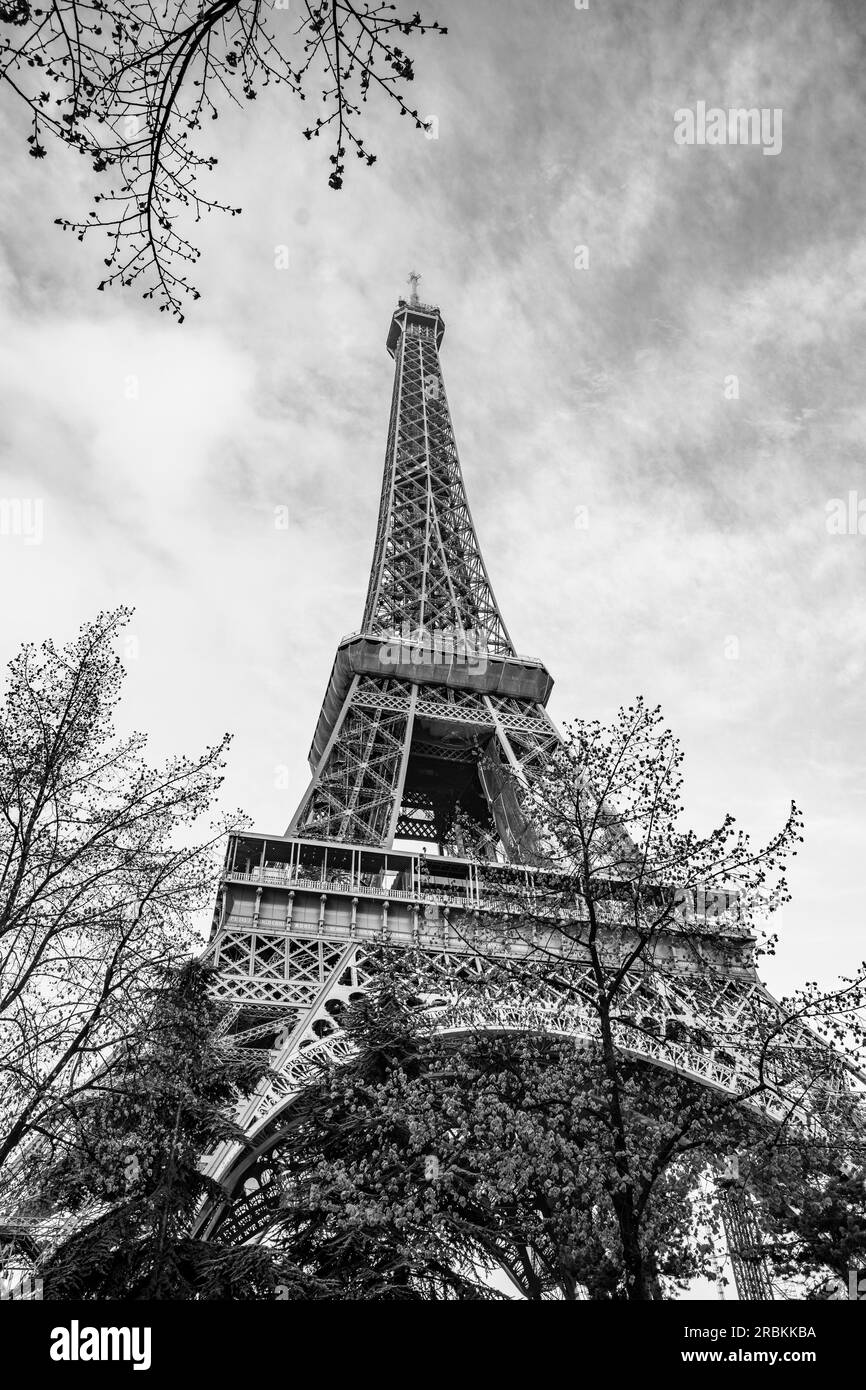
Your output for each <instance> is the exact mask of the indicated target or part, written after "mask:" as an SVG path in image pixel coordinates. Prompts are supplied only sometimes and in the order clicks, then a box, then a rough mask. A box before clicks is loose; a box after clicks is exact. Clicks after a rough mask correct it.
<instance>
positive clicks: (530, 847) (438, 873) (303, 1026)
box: [199, 294, 832, 1269]
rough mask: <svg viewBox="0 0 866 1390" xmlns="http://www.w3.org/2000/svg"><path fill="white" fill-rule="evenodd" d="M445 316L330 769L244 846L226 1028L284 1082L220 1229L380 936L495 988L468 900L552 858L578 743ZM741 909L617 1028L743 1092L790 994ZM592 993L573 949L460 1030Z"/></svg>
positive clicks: (422, 352)
mask: <svg viewBox="0 0 866 1390" xmlns="http://www.w3.org/2000/svg"><path fill="white" fill-rule="evenodd" d="M444 327H445V326H444V321H443V319H442V315H441V314H440V312H439V310H438V308H436V307H434V306H431V305H426V304H421V303H419V302H418V299H417V294H413V296H412V298H411V300H409V301H406V300H401V301H400V302H399V304H398V307H397V309H396V311H395V312H394V314H393V317H392V320H391V324H390V328H389V333H388V339H387V347H388V351H389V353H390V354H391V356H392V357H393V358H394V361H395V377H394V391H393V399H392V406H391V415H390V424H389V431H388V446H387V453H386V459H385V470H384V481H383V486H382V494H381V502H380V507H379V516H378V525H377V531H376V542H375V549H374V555H373V565H372V572H371V576H370V583H369V589H368V593H367V600H366V604H365V608H364V618H363V626H362V629H361V631H360V632H358V633H355V634H353V635H352V636H350V637H347V638H345V639H343V641H342V642H341V643H340V644H339V647H338V650H337V655H336V658H335V661H334V666H333V669H332V671H331V675H330V679H329V682H328V686H327V690H326V692H325V697H324V700H323V703H322V709H321V713H320V716H319V720H318V724H317V728H316V731H315V734H314V737H313V742H312V746H311V749H310V768H311V774H312V775H311V779H310V782H309V785H308V787H307V790H306V791H305V793H304V795H303V797H302V800H301V803H300V805H299V807H298V810H297V812H296V814H295V816H294V817H293V819H292V821H291V824H290V826H289V828H288V831H287V832H286V834H285V835H284V836H277V837H273V836H267V837H266V836H261V835H250V834H245V835H240V836H234V837H232V838H231V840H230V842H229V845H228V851H227V855H226V860H225V867H224V871H223V876H222V881H221V884H220V887H219V893H218V900H217V907H216V912H215V916H214V925H213V931H212V936H211V941H210V945H209V955H210V958H211V960H212V961H213V962H214V963H215V964H216V965H217V966H218V967H219V972H220V973H219V976H218V981H219V982H218V985H217V990H218V994H219V995H220V997H221V998H222V999H223V1000H224V1001H225V1002H226V1004H228V1005H229V1006H230V1008H229V1010H228V1012H227V1015H226V1023H225V1028H226V1034H227V1038H229V1039H230V1040H231V1042H232V1043H233V1044H234V1045H236V1046H242V1047H244V1048H252V1049H257V1050H260V1051H261V1054H262V1057H263V1058H264V1059H266V1060H267V1062H268V1063H269V1065H270V1068H271V1077H270V1079H269V1080H267V1081H265V1082H263V1083H262V1085H261V1086H260V1087H259V1089H258V1091H257V1092H256V1093H255V1094H254V1095H253V1096H251V1097H250V1099H249V1100H247V1101H245V1102H244V1103H243V1104H242V1105H241V1107H240V1109H239V1112H238V1116H237V1118H238V1120H239V1121H240V1123H241V1124H242V1125H243V1127H244V1130H245V1132H246V1134H247V1136H248V1140H249V1145H248V1147H247V1148H246V1149H242V1148H241V1147H240V1146H238V1145H225V1146H223V1147H222V1148H221V1149H220V1150H219V1151H217V1152H216V1153H214V1154H212V1155H210V1156H209V1157H208V1159H207V1170H208V1172H209V1173H210V1174H211V1176H213V1177H215V1178H217V1179H218V1180H219V1181H220V1182H221V1184H222V1186H223V1189H224V1191H225V1194H226V1196H225V1201H224V1202H223V1203H222V1204H220V1205H219V1206H218V1207H213V1208H211V1209H209V1210H208V1211H207V1212H205V1213H204V1214H203V1215H202V1217H201V1220H200V1222H199V1230H200V1232H201V1233H203V1234H205V1235H211V1234H214V1233H215V1232H216V1231H217V1230H218V1229H219V1230H220V1231H221V1234H222V1235H224V1236H226V1237H231V1238H234V1239H253V1238H256V1237H257V1236H258V1235H260V1234H261V1232H262V1231H264V1230H266V1228H267V1226H268V1223H269V1221H270V1220H272V1219H273V1214H274V1211H275V1208H277V1207H278V1206H279V1202H280V1195H281V1188H280V1168H279V1143H280V1136H281V1134H283V1133H284V1132H285V1130H286V1127H287V1125H288V1124H289V1123H290V1109H291V1105H292V1101H293V1100H294V1098H295V1097H296V1096H297V1095H298V1094H299V1092H300V1091H301V1090H303V1088H304V1086H305V1085H306V1084H307V1083H308V1082H309V1081H310V1080H311V1079H313V1078H314V1077H315V1076H317V1075H318V1074H319V1072H318V1069H319V1066H320V1064H321V1063H322V1062H323V1061H330V1062H339V1061H340V1060H341V1059H345V1057H346V1056H347V1055H348V1052H349V1044H348V1041H347V1039H346V1035H345V1034H344V1033H343V1032H342V1031H341V1029H340V1013H341V1011H342V1010H343V1009H344V1008H345V1006H346V1005H347V1004H348V1003H350V1002H351V1001H352V1000H353V999H354V998H357V997H358V995H359V994H360V993H362V992H363V991H364V989H365V987H366V985H367V983H368V981H369V978H370V973H371V967H370V963H369V958H370V954H371V948H372V947H373V946H374V945H375V943H377V942H379V941H382V940H388V941H390V942H391V943H393V944H396V945H398V946H400V945H403V946H406V947H416V948H420V949H421V950H423V951H424V952H425V954H426V956H427V958H428V959H429V961H430V963H431V966H432V967H433V968H434V969H435V970H437V971H438V972H439V975H440V978H441V980H442V982H443V992H444V994H445V996H447V994H448V981H449V979H454V978H455V977H456V975H457V974H458V973H459V974H460V975H461V976H463V977H466V975H467V974H469V975H470V976H474V977H475V978H476V980H477V982H478V984H479V986H480V991H479V993H480V994H481V995H483V994H484V981H485V973H486V972H488V971H489V969H490V966H489V960H490V954H489V949H487V948H489V942H488V943H487V948H486V949H485V950H480V949H479V947H478V943H477V941H476V940H474V938H473V936H472V934H471V933H470V934H469V935H468V936H467V933H466V931H465V929H463V928H462V927H461V928H460V929H458V928H457V927H456V926H455V922H456V921H457V920H458V919H459V920H460V922H464V921H465V920H467V917H466V915H467V914H469V920H474V921H476V922H477V923H478V924H479V926H478V930H479V931H482V932H483V921H484V916H485V912H486V911H487V910H488V909H494V908H495V909H496V910H499V909H500V908H501V905H502V894H503V885H502V879H503V876H506V875H510V878H511V881H513V877H514V875H515V873H516V874H517V875H518V877H519V876H520V875H523V876H524V879H525V887H526V889H527V891H530V892H531V891H532V885H533V883H534V882H535V881H536V876H537V875H540V874H543V873H545V867H544V864H543V862H542V859H541V856H540V853H539V847H538V841H537V838H536V835H535V832H534V829H533V827H532V825H531V823H530V822H529V820H528V818H527V817H526V816H525V815H524V813H523V810H522V806H521V790H520V789H521V787H522V786H525V785H526V783H527V781H528V780H530V779H531V778H532V777H533V775H534V773H535V771H536V769H538V768H540V767H541V766H543V764H544V762H545V760H546V759H547V758H548V757H549V755H550V752H551V750H552V749H553V748H554V747H555V746H556V745H557V742H558V734H557V730H556V728H555V726H554V725H553V723H552V721H551V719H550V716H549V715H548V713H547V709H546V705H547V700H548V698H549V695H550V691H551V687H552V681H551V678H550V676H549V674H548V672H547V670H546V668H545V667H544V666H543V665H542V663H541V662H540V661H536V660H530V659H527V658H525V657H521V656H519V655H517V653H516V652H515V651H514V648H513V645H512V643H511V639H510V637H509V635H508V631H507V629H506V627H505V623H504V621H503V619H502V616H501V614H500V612H499V608H498V606H497V603H496V600H495V598H494V595H493V590H492V587H491V584H490V581H489V578H488V575H487V571H486V569H485V567H484V563H483V561H482V558H481V551H480V548H479V545H478V539H477V536H476V532H475V528H474V525H473V522H472V517H471V514H470V511H469V506H468V503H467V500H466V494H465V490H464V486H463V479H462V474H461V470H460V464H459V461H458V457H457V449H456V445H455V441H454V431H453V427H452V423H451V416H450V412H449V409H448V403H447V398H446V394H445V385H444V380H443V376H442V369H441V365H440V360H439V349H440V347H441V344H442V338H443V334H444ZM722 896H724V895H722ZM730 908H731V904H730V903H729V902H727V901H724V902H721V903H719V902H716V903H715V904H714V905H713V906H708V905H707V904H704V905H703V907H702V908H699V909H698V910H699V911H704V913H705V917H706V914H708V913H709V914H710V916H712V914H713V913H715V914H716V920H717V922H718V929H717V930H714V928H713V922H712V921H711V920H709V918H707V919H706V920H705V921H704V927H705V928H707V927H709V929H705V930H703V931H702V933H701V934H700V937H699V939H698V940H697V941H696V940H695V939H694V937H690V936H686V935H683V936H682V938H681V939H677V937H676V935H675V934H672V935H671V937H670V939H668V940H667V941H665V942H662V943H660V945H659V950H658V952H657V964H658V965H659V969H658V971H657V972H656V974H655V983H654V985H653V986H652V987H650V985H649V984H648V982H647V980H646V979H645V978H643V977H641V978H638V977H637V976H636V977H635V979H634V980H633V981H632V982H631V984H630V995H631V997H630V998H627V999H624V1001H623V1012H622V1019H621V1021H620V1023H619V1024H618V1028H617V1041H618V1044H619V1046H620V1047H621V1048H622V1049H623V1050H624V1051H625V1052H627V1053H629V1054H631V1055H633V1056H636V1057H640V1058H643V1059H645V1060H646V1061H647V1062H649V1063H652V1064H655V1065H659V1066H665V1067H670V1068H673V1069H675V1070H677V1071H678V1072H680V1073H681V1074H683V1075H685V1076H689V1077H692V1078H694V1079H696V1080H698V1081H700V1082H703V1083H704V1084H706V1085H708V1086H713V1087H716V1088H717V1089H719V1090H722V1091H725V1092H727V1093H730V1094H733V1095H738V1094H743V1093H744V1092H746V1091H747V1090H748V1089H749V1087H750V1084H751V1083H752V1082H753V1081H754V1077H755V1067H756V1062H755V1049H754V1042H755V1038H756V1037H761V1036H766V1035H767V1033H768V1031H771V1030H772V1015H773V1011H774V1008H775V1005H774V1003H773V1001H772V999H771V998H770V996H769V995H768V994H767V992H766V991H765V990H764V988H763V986H762V985H761V984H760V982H759V981H758V979H757V977H756V973H755V968H754V962H753V958H752V942H751V938H750V937H749V936H748V934H747V933H746V932H745V931H744V930H743V929H741V928H739V927H738V926H737V924H736V921H735V920H734V922H733V925H731V919H732V914H731V911H730ZM612 935H613V933H612ZM591 989H592V982H591V980H590V979H589V977H588V975H587V972H586V967H585V964H581V962H580V961H579V960H577V959H574V958H572V957H569V954H568V951H567V950H566V949H565V947H563V959H562V968H561V970H560V971H559V972H558V974H556V973H554V972H551V971H548V972H546V983H545V986H544V991H543V992H542V993H541V994H540V995H536V997H535V998H534V999H533V1002H532V1004H531V1005H530V1004H529V1003H528V1002H527V1001H526V1000H522V999H520V998H509V999H505V998H503V997H501V996H497V995H496V994H495V992H494V991H492V990H488V991H487V1000H488V1002H487V1005H486V1007H485V1008H484V1009H482V1010H481V1011H480V1012H479V1010H478V1009H477V1008H476V1009H475V1010H474V1012H473V1013H472V1015H471V1016H467V1014H466V1010H465V1005H462V1004H460V1003H459V1002H458V1001H457V999H456V997H455V999H454V1000H453V1001H452V1002H451V1003H449V1002H448V1001H447V997H446V1002H445V1003H444V1004H443V1006H442V1009H441V1011H440V1015H439V1020H438V1026H439V1027H440V1028H441V1030H442V1031H443V1032H446V1033H447V1032H453V1033H455V1034H459V1033H460V1032H465V1031H466V1029H467V1028H468V1027H471V1028H490V1029H496V1030H505V1029H520V1030H525V1029H527V1028H529V1029H533V1030H538V1031H541V1032H546V1033H550V1034H555V1035H560V1036H563V1037H575V1038H593V1037H594V1036H595V1034H594V1013H593V1010H592V1008H591V1005H590V1002H589V1000H590V991H591ZM636 1017H639V1018H640V1019H641V1020H642V1022H641V1026H640V1027H636V1026H635V1025H634V1019H635V1018H636ZM709 1020H712V1038H710V1033H709V1032H708V1030H707V1027H706V1026H705V1025H706V1024H707V1022H708V1021H709ZM765 1060H766V1059H765ZM779 1066H780V1074H779V1078H778V1080H779V1086H778V1094H777V1101H776V1102H774V1101H773V1100H772V1099H770V1098H768V1097H765V1098H764V1100H763V1101H762V1105H763V1108H764V1111H765V1113H768V1114H769V1115H770V1117H771V1118H773V1117H774V1116H773V1111H774V1105H775V1108H776V1114H775V1118H777V1119H781V1118H783V1117H784V1116H785V1115H786V1114H787V1113H788V1112H789V1110H790V1101H789V1100H788V1099H787V1098H786V1091H785V1087H786V1084H787V1082H788V1081H789V1080H790V1077H787V1076H786V1075H785V1074H784V1072H785V1066H786V1063H785V1062H784V1061H782V1062H780V1063H779ZM831 1099H832V1098H827V1097H825V1100H826V1101H827V1103H831ZM726 1221H727V1225H728V1233H729V1235H730V1238H731V1240H732V1242H733V1245H734V1255H735V1258H737V1255H736V1252H737V1249H740V1250H741V1251H746V1254H744V1255H743V1259H746V1258H747V1252H748V1249H751V1248H752V1246H753V1245H754V1240H753V1232H751V1230H750V1229H749V1230H746V1226H745V1225H744V1223H743V1221H742V1220H740V1221H737V1222H735V1221H734V1220H733V1219H732V1218H726ZM744 1231H745V1236H743V1232H744ZM743 1239H744V1240H745V1241H746V1245H742V1240H743ZM738 1242H740V1245H739V1246H738V1244H737V1243H738ZM749 1242H752V1245H749ZM737 1267H739V1268H741V1269H742V1268H745V1265H743V1263H742V1260H741V1261H740V1265H739V1266H736V1265H735V1268H737Z"/></svg>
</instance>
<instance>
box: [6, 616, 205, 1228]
mask: <svg viewBox="0 0 866 1390" xmlns="http://www.w3.org/2000/svg"><path fill="white" fill-rule="evenodd" d="M128 616H129V614H128V610H126V609H123V608H121V609H118V610H117V611H116V612H113V613H104V614H100V615H99V617H97V618H96V619H95V620H94V621H93V622H90V623H87V624H85V625H84V626H83V627H82V629H81V631H80V634H79V636H78V637H77V638H76V639H75V640H74V641H73V642H71V643H69V644H68V645H67V646H65V647H63V648H58V647H56V646H55V645H54V643H53V642H51V641H47V642H45V643H43V645H42V647H41V648H39V649H37V648H36V647H35V646H33V645H27V646H25V647H23V648H22V650H21V651H20V653H19V654H18V655H17V656H16V657H15V658H14V659H13V661H12V662H11V663H10V680H9V685H8V689H7V692H6V697H5V704H4V706H3V709H2V713H0V1180H2V1182H3V1184H4V1187H5V1189H6V1190H5V1193H4V1200H5V1201H6V1203H7V1205H8V1204H9V1203H10V1202H13V1201H20V1200H21V1197H22V1193H21V1192H20V1191H18V1189H19V1188H21V1187H22V1184H23V1187H24V1188H26V1185H27V1181H28V1174H29V1173H30V1171H31V1169H32V1163H31V1162H30V1160H29V1159H28V1149H29V1147H30V1146H32V1145H34V1144H37V1145H46V1144H47V1145H48V1146H49V1148H50V1146H51V1144H52V1143H53V1142H54V1140H55V1138H57V1137H58V1136H60V1135H61V1134H62V1133H63V1129H64V1126H65V1123H66V1116H67V1111H68V1108H69V1106H70V1104H71V1103H73V1102H74V1099H75V1097H76V1096H78V1095H80V1094H81V1093H82V1092H86V1091H88V1090H89V1089H90V1088H92V1086H93V1084H94V1082H95V1081H97V1080H98V1079H99V1077H100V1076H101V1075H102V1074H103V1073H104V1072H105V1069H106V1067H107V1066H108V1065H109V1060H110V1059H111V1058H112V1057H113V1056H114V1055H115V1054H117V1053H118V1052H120V1053H123V1051H124V1049H126V1048H128V1047H133V1046H139V1045H141V1043H142V1041H143V1040H146V1038H147V1036H148V1027H149V1022H150V1013H151V1008H152V998H153V989H154V987H155V985H156V983H157V982H158V980H159V979H160V978H161V976H162V972H163V970H164V969H165V967H167V966H171V965H172V964H177V963H179V962H180V961H181V960H182V959H183V958H184V957H185V956H186V955H187V954H188V952H189V949H190V945H191V943H192V941H193V940H194V937H193V932H192V926H191V922H192V915H193V914H194V913H195V912H196V911H197V910H199V909H200V908H202V907H204V906H205V905H206V904H208V903H209V901H210V895H211V892H212V884H213V880H214V875H215V867H216V865H215V857H214V856H215V852H216V848H217V845H218V842H219V840H220V839H221V837H222V835H223V833H224V829H225V827H224V825H223V824H222V823H220V824H218V825H215V826H211V827H210V830H209V833H208V834H207V836H206V838H204V839H201V840H196V838H195V829H196V823H197V822H198V821H199V819H200V817H201V816H202V815H203V814H204V813H206V812H207V811H208V809H209V807H210V806H211V803H212V800H213V797H214V795H215V793H216V790H217V788H218V787H219V784H220V781H221V769H222V761H223V755H224V751H225V748H226V744H227V740H226V739H223V740H222V741H221V742H220V743H219V744H217V745H215V746H214V747H210V748H207V749H205V751H204V752H203V753H202V754H200V755H198V756H196V757H191V758H190V757H176V758H171V759H170V760H169V761H168V762H167V763H166V765H165V766H164V767H161V768H153V767H150V766H148V764H147V763H146V762H145V760H144V758H143V756H142V754H143V749H144V742H145V741H144V738H143V736H142V735H140V734H131V735H128V736H126V737H117V736H116V734H115V732H114V727H113V716H114V709H115V706H116V704H117V701H118V698H119V693H120V687H121V682H122V679H123V668H122V666H121V664H120V661H119V659H118V657H117V656H116V654H115V652H114V644H115V642H116V640H117V639H118V636H119V633H120V631H121V629H122V627H123V625H124V623H125V622H126V621H127V618H128Z"/></svg>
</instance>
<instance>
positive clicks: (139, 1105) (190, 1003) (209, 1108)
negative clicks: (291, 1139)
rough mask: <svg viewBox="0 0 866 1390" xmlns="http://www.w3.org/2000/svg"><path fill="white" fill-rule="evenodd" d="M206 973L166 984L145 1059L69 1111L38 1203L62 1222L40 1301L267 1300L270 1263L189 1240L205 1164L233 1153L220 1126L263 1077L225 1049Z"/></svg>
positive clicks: (182, 975)
mask: <svg viewBox="0 0 866 1390" xmlns="http://www.w3.org/2000/svg"><path fill="white" fill-rule="evenodd" d="M213 973H214V972H213V970H212V969H211V968H208V967H206V966H204V965H202V964H201V963H200V962H198V961H190V962H187V963H186V964H185V965H184V966H182V967H180V968H179V969H177V970H175V971H170V972H167V974H166V978H165V980H164V981H163V983H162V984H161V986H160V987H159V989H158V990H157V991H156V992H155V996H154V1000H153V1017H152V1020H151V1026H150V1028H149V1031H148V1037H147V1040H146V1042H145V1044H144V1046H143V1047H136V1046H131V1047H128V1048H126V1049H124V1050H123V1051H121V1052H118V1053H117V1054H116V1055H115V1057H114V1058H113V1059H112V1064H111V1066H110V1068H109V1069H108V1071H107V1073H106V1075H105V1076H104V1077H103V1078H101V1080H100V1082H99V1084H98V1085H97V1086H96V1087H94V1089H93V1090H92V1091H90V1092H88V1093H87V1094H85V1095H82V1096H81V1097H79V1099H78V1101H77V1102H76V1104H75V1105H74V1106H72V1107H70V1111H69V1115H68V1122H67V1127H66V1131H65V1134H64V1136H63V1142H62V1144H60V1145H58V1146H57V1148H56V1152H55V1158H54V1161H53V1163H52V1164H51V1165H50V1166H49V1168H48V1170H47V1172H46V1174H45V1177H44V1179H43V1181H42V1184H41V1188H40V1192H39V1207H40V1208H41V1211H42V1215H43V1219H44V1218H45V1216H46V1214H47V1213H51V1212H57V1213H60V1214H61V1215H62V1216H63V1217H64V1218H65V1220H66V1235H65V1237H64V1238H63V1239H61V1240H60V1242H59V1243H58V1244H57V1247H56V1248H55V1249H54V1250H53V1252H52V1253H51V1255H50V1257H49V1259H48V1260H47V1261H46V1263H45V1265H44V1268H43V1276H44V1281H45V1283H44V1287H45V1296H46V1297H48V1298H87V1299H118V1298H140V1299H154V1298H155V1299H193V1298H207V1297H217V1296H229V1297H231V1296H234V1297H254V1296H256V1295H257V1294H258V1293H260V1292H267V1291H268V1290H269V1289H270V1290H272V1289H273V1287H274V1285H275V1281H276V1279H277V1278H278V1277H279V1271H278V1270H277V1269H275V1267H274V1265H273V1262H272V1260H271V1259H270V1257H269V1256H268V1254H267V1252H261V1251H245V1250H242V1249H232V1248H231V1247H223V1246H220V1245H218V1244H209V1243H207V1242H205V1241H203V1240H200V1239H197V1238H196V1237H195V1236H194V1235H193V1234H191V1231H192V1228H193V1225H194V1218H195V1215H196V1212H197V1210H198V1209H199V1206H200V1204H201V1202H202V1201H203V1199H205V1198H211V1199H213V1198H214V1197H216V1196H218V1195H219V1191H220V1190H219V1187H218V1184H216V1183H215V1182H214V1181H213V1180H212V1179H209V1178H206V1177H205V1176H204V1174H203V1173H202V1172H201V1170H200V1167H199V1161H200V1159H201V1156H202V1154H203V1153H205V1152H209V1151H210V1150H212V1149H213V1148H214V1147H216V1145H217V1144H219V1143H221V1142H224V1141H226V1140H235V1141H237V1140H242V1137H243V1136H242V1132H241V1131H240V1129H239V1128H238V1126H237V1125H236V1124H235V1123H234V1122H233V1121H232V1120H231V1119H230V1118H228V1115H229V1113H230V1111H231V1109H232V1107H233V1106H235V1105H236V1104H237V1101H238V1098H239V1096H242V1095H245V1094H246V1093H248V1092H249V1090H250V1089H251V1087H252V1086H253V1085H254V1084H255V1082H256V1081H257V1080H258V1079H259V1076H260V1074H261V1070H262V1068H261V1063H259V1062H257V1061H256V1060H255V1059H254V1058H250V1057H249V1056H248V1055H247V1056H244V1055H243V1054H242V1053H238V1052H237V1051H234V1052H232V1051H231V1050H230V1049H227V1048H226V1047H225V1046H223V1045H222V1044H221V1042H220V1040H219V1023H220V1016H221V1009H220V1007H219V1006H217V1005H216V1004H215V1003H214V1000H213V996H212V994H211V992H210V985H211V983H212V975H213ZM70 1218H72V1219H71V1220H70Z"/></svg>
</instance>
